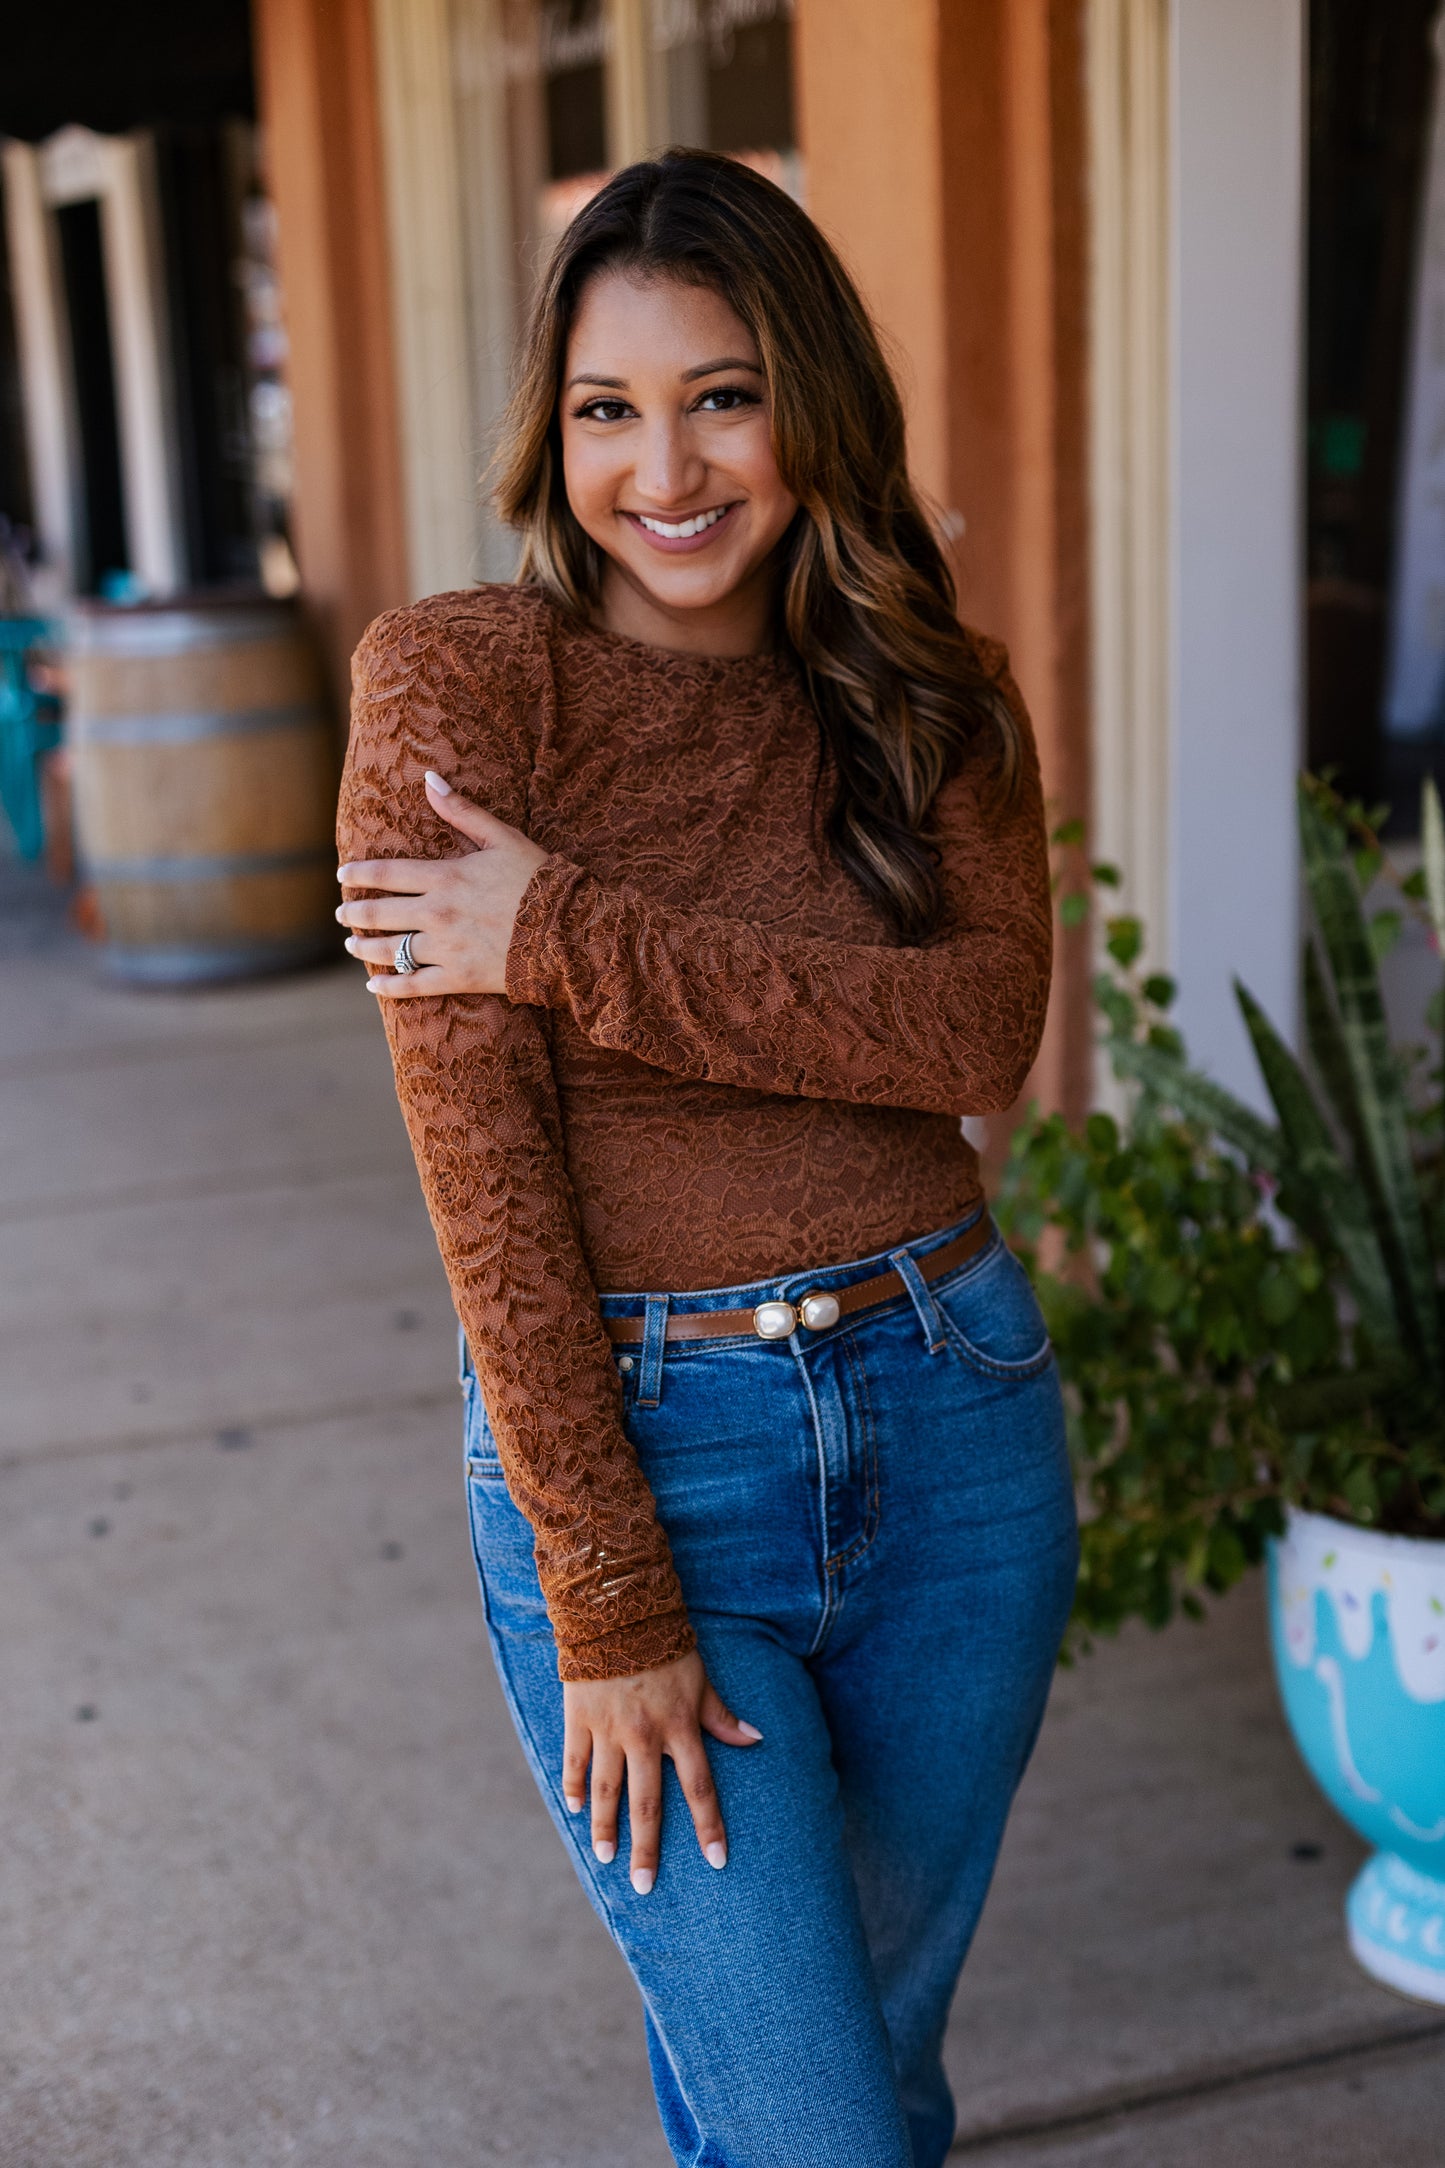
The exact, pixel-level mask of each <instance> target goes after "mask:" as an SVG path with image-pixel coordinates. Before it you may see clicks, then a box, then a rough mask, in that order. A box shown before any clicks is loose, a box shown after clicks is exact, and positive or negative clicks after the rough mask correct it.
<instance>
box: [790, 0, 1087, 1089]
mask: <svg viewBox="0 0 1445 2168" xmlns="http://www.w3.org/2000/svg"><path fill="white" fill-rule="evenodd" d="M797 58H798V82H799V109H800V123H801V134H802V142H803V153H804V159H805V171H806V186H807V199H808V207H809V209H810V211H811V212H812V213H813V216H814V217H815V218H816V219H817V220H818V222H819V223H820V225H822V227H823V228H824V230H825V231H826V232H827V233H828V234H829V236H830V238H832V239H833V240H834V241H835V242H836V244H837V246H838V247H839V249H840V251H841V253H842V255H843V256H844V258H845V259H846V261H847V263H848V264H849V267H850V268H851V270H852V271H853V272H854V274H855V275H856V277H857V279H858V281H859V284H860V285H861V287H862V289H863V292H864V293H865V295H866V296H867V299H868V301H869V304H870V306H871V307H872V309H873V311H874V314H875V316H876V318H877V320H878V322H879V324H880V326H881V327H882V330H883V332H884V334H885V337H886V339H887V340H888V342H889V344H890V346H891V348H892V350H893V352H894V355H895V357H896V359H897V362H898V367H899V374H900V377H901V379H902V382H903V385H904V390H905V396H906V399H907V402H908V413H909V436H910V457H911V462H912V466H913V472H914V476H915V479H916V480H917V482H918V483H919V484H920V485H921V487H922V488H923V490H924V491H925V492H926V493H927V494H928V496H929V497H930V498H932V500H933V502H934V504H935V506H936V507H937V508H938V511H939V513H940V515H941V521H942V525H943V529H944V531H945V533H946V534H947V535H948V537H949V539H950V544H951V548H952V552H953V558H954V564H955V569H956V571H957V574H958V580H959V593H960V603H961V607H962V611H963V615H964V617H965V618H966V619H967V620H968V621H969V622H971V623H974V624H977V625H979V626H980V627H982V628H983V629H984V630H986V631H988V632H990V633H994V634H996V635H998V636H1000V637H1001V638H1003V639H1005V640H1006V641H1007V642H1008V645H1009V649H1010V652H1011V655H1012V659H1013V666H1014V670H1015V674H1016V675H1017V677H1018V680H1019V683H1020V685H1021V686H1022V688H1023V692H1024V696H1025V698H1026V699H1027V701H1028V703H1029V707H1030V709H1031V711H1032V714H1033V718H1034V726H1035V729H1036V731H1037V733H1038V739H1039V750H1040V755H1041V758H1042V761H1043V767H1044V779H1045V788H1046V790H1047V792H1048V793H1049V796H1050V799H1051V801H1052V810H1053V811H1054V813H1055V816H1056V817H1057V818H1060V819H1062V818H1064V817H1067V816H1071V815H1073V814H1076V813H1082V812H1083V811H1084V810H1085V807H1086V805H1087V802H1088V788H1087V784H1088V712H1087V684H1088V652H1087V640H1088V615H1087V608H1086V599H1085V598H1086V593H1087V577H1086V575H1087V520H1086V498H1085V482H1084V473H1085V459H1086V435H1085V398H1086V385H1085V376H1084V367H1085V363H1084V356H1085V336H1084V333H1085V316H1084V309H1085V271H1084V262H1085V235H1084V221H1083V186H1084V174H1083V155H1084V153H1083V76H1082V45H1081V23H1080V7H1079V4H1078V0H889V4H888V6H886V7H880V6H878V5H877V4H876V0H799V6H798V29H797ZM1087 989H1088V957H1087V951H1086V948H1085V947H1084V945H1083V943H1082V941H1080V940H1078V939H1068V938H1066V939H1065V940H1064V941H1063V942H1062V943H1061V951H1060V966H1059V970H1058V973H1057V975H1056V979H1055V991H1054V1001H1053V1008H1052V1012H1051V1017H1050V1025H1049V1035H1048V1039H1047V1041H1046V1044H1045V1049H1044V1053H1043V1055H1042V1056H1041V1058H1040V1062H1039V1065H1038V1068H1037V1070H1036V1072H1035V1076H1034V1078H1033V1080H1032V1083H1031V1086H1030V1089H1031V1090H1032V1091H1035V1092H1037V1093H1038V1094H1039V1095H1040V1096H1041V1097H1042V1098H1043V1099H1044V1100H1045V1101H1047V1102H1048V1103H1050V1104H1068V1105H1071V1106H1074V1107H1077V1106H1078V1105H1079V1104H1080V1103H1081V1101H1082V1096H1083V1094H1084V1093H1085V1092H1086V1090H1087V1083H1088V1069H1089V1059H1088V1049H1089V1023H1088V990H1087Z"/></svg>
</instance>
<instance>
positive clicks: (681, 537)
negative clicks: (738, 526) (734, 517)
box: [622, 503, 737, 542]
mask: <svg viewBox="0 0 1445 2168" xmlns="http://www.w3.org/2000/svg"><path fill="white" fill-rule="evenodd" d="M736 509H737V506H736V504H735V503H734V504H715V505H712V506H710V507H709V509H708V510H707V511H705V512H694V513H693V514H692V515H691V516H690V517H689V518H687V519H679V520H672V519H657V518H655V517H654V516H653V514H651V513H650V512H624V513H623V515H622V516H623V518H624V519H630V520H633V521H634V522H635V523H636V524H637V526H639V527H642V528H644V529H645V530H646V532H647V533H648V534H651V535H656V536H657V537H658V539H659V540H660V541H663V542H690V541H691V540H692V539H693V537H694V536H695V535H700V534H706V533H707V532H708V530H709V528H711V527H716V525H717V523H718V521H719V520H722V519H726V518H727V516H728V513H729V512H732V511H736Z"/></svg>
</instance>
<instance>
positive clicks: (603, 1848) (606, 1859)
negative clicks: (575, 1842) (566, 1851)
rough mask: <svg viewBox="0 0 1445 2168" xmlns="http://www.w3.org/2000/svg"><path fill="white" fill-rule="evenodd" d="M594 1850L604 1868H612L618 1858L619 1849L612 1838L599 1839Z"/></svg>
mask: <svg viewBox="0 0 1445 2168" xmlns="http://www.w3.org/2000/svg"><path fill="white" fill-rule="evenodd" d="M592 1849H593V1851H594V1852H595V1853H596V1854H597V1857H598V1858H599V1859H600V1860H601V1862H602V1864H603V1866H604V1867H610V1866H611V1865H612V1862H613V1860H614V1859H616V1857H617V1847H616V1845H615V1844H614V1843H613V1842H612V1839H611V1838H610V1837H599V1838H598V1839H597V1842H596V1843H595V1844H594V1845H593V1847H592Z"/></svg>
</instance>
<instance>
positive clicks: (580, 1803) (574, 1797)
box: [562, 1792, 586, 1814]
mask: <svg viewBox="0 0 1445 2168" xmlns="http://www.w3.org/2000/svg"><path fill="white" fill-rule="evenodd" d="M562 1797H563V1798H564V1799H565V1800H566V1802H567V1812H568V1813H569V1814H580V1813H581V1812H582V1809H583V1807H584V1806H585V1805H586V1801H585V1800H584V1799H583V1798H582V1797H581V1795H580V1794H579V1793H577V1792H564V1793H563V1794H562Z"/></svg>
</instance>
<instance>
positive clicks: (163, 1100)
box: [0, 875, 1445, 2168]
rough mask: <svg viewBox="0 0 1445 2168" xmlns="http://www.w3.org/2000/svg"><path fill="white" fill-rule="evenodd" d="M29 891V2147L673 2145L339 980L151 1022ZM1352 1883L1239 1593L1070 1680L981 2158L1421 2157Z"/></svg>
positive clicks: (1365, 2165) (358, 1018) (14, 1804)
mask: <svg viewBox="0 0 1445 2168" xmlns="http://www.w3.org/2000/svg"><path fill="white" fill-rule="evenodd" d="M0 913H3V916H0V946H3V954H0V1018H3V1022H0V1376H3V1394H0V1433H3V1435H0V1502H3V1512H0V1830H3V1843H0V1948H3V1953H4V1955H3V1959H0V1967H3V1981H0V2162H3V2164H4V2168H271V2164H272V2163H282V2162H299V2163H302V2164H306V2168H309V2164H311V2163H316V2164H318V2168H321V2164H328V2168H329V2164H332V2163H334V2164H335V2168H490V2164H493V2163H498V2164H501V2163H511V2162H516V2163H521V2164H525V2168H665V2163H666V2158H667V2156H666V2153H665V2149H664V2148H663V2146H662V2143H661V2139H660V2137H659V2134H658V2130H657V2125H656V2120H655V2116H654V2112H653V2108H652V2104H651V2096H650V2092H649V2089H648V2083H647V2075H646V2067H645V2060H644V2055H643V2048H642V2037H641V2026H640V2022H639V2017H638V2012H637V2007H636V2002H635V1997H634V1995H633V1991H632V1989H631V1986H630V1983H629V1982H628V1979H627V1975H626V1972H625V1969H624V1968H623V1966H622V1964H621V1962H620V1960H619V1959H618V1958H617V1957H616V1956H615V1954H614V1952H613V1951H612V1949H611V1947H610V1945H609V1943H608V1942H607V1940H606V1937H605V1936H604V1934H603V1932H602V1930H601V1928H600V1927H599V1926H598V1924H597V1922H596V1921H595V1919H594V1918H593V1916H592V1913H591V1912H590V1910H589V1908H588V1906H587V1904H586V1901H585V1899H584V1898H583V1896H582V1894H581V1891H580V1890H579V1889H578V1888H577V1886H576V1885H575V1883H574V1882H573V1879H572V1876H571V1874H570V1871H569V1870H568V1869H567V1868H566V1866H565V1864H564V1863H563V1861H562V1859H561V1856H560V1854H559V1853H558V1851H557V1849H556V1843H555V1839H554V1837H553V1834H552V1831H551V1828H550V1825H549V1823H548V1822H547V1820H546V1817H545V1814H544V1812H543V1810H542V1808H541V1806H540V1804H539V1802H538V1801H537V1799H536V1797H535V1795H534V1793H533V1790H532V1786H531V1781H530V1779H529V1777H528V1775H527V1772H526V1770H525V1767H524V1765H523V1762H522V1758H521V1754H520V1751H519V1749H518V1747H517V1745H516V1743H515V1741H514V1739H513V1737H512V1734H511V1731H510V1727H509V1725H508V1722H507V1718H506V1715H505V1712H504V1709H503V1707H502V1702H501V1698H500V1695H499V1693H498V1690H497V1687H496V1683H495V1680H494V1678H493V1676H492V1672H491V1666H490V1661H489V1658H488V1656H487V1652H486V1647H485V1643H484V1639H483V1635H482V1627H481V1620H480V1615H479V1609H478V1604H477V1597H476V1591H475V1585H474V1581H473V1576H472V1567H471V1561H470V1556H469V1551H468V1539H467V1530H466V1522H465V1513H464V1504H463V1497H462V1485H461V1474H460V1451H459V1435H458V1405H457V1395H456V1388H455V1384H454V1380H453V1372H454V1350H453V1324H452V1314H451V1309H450V1304H449V1301H448V1297H447V1291H446V1287H445V1284H444V1282H443V1279H442V1274H441V1269H440V1266H439V1264H438V1262H437V1259H436V1254H435V1250H434V1248H433V1245H432V1240H431V1233H430V1230H429V1228H428V1226H427V1223H426V1218H425V1214H424V1212H423V1210H422V1206H421V1202H420V1198H419V1196H418V1194H417V1189H416V1184H415V1179H414V1176H413V1172H412V1168H411V1162H410V1156H409V1153H408V1151H407V1147H406V1142H405V1138H404V1136H403V1133H402V1129H401V1124H400V1120H399V1117H398V1116H397V1113H396V1110H395V1105H394V1102H393V1099H392V1093H391V1082H390V1074H389V1070H388V1065H387V1062H386V1057H385V1050H384V1047H383V1045H382V1041H381V1035H380V1031H379V1029H378V1027H377V1024H376V1020H375V1017H374V1014H373V1010H372V1004H371V1002H370V1000H369V999H368V997H367V996H366V995H365V993H364V992H363V991H362V989H361V985H360V980H359V974H358V975H356V976H352V975H351V974H349V973H348V972H346V971H343V970H340V969H338V970H337V971H334V972H324V973H317V974H314V975H312V976H309V977H306V978H302V979H296V980H293V981H290V982H286V983H281V984H276V985H273V986H269V987H259V988H250V989H244V990H233V991H231V992H228V993H225V994H204V995H195V996H190V997H184V998H183V997H177V996H169V995H150V996H141V995H135V994H127V993H123V992H121V991H119V990H115V989H107V988H105V987H103V986H102V985H100V984H99V983H98V981H97V980H96V978H95V975H94V969H93V964H92V960H91V958H90V957H89V955H88V954H85V953H83V952H81V950H80V949H79V947H78V945H77V944H76V943H74V942H73V941H72V940H71V939H70V938H69V937H68V936H67V935H65V934H64V932H63V930H61V928H60V927H59V924H58V919H57V916H56V913H55V911H54V908H53V906H52V905H51V904H50V903H49V901H48V899H47V898H46V897H45V896H44V895H43V894H42V892H41V891H40V890H39V889H38V888H36V887H35V886H34V884H31V883H29V882H25V881H22V880H19V879H17V878H16V877H15V876H13V875H7V876H6V877H5V882H4V884H3V890H0ZM1358 1857H1359V1854H1358V1851H1357V1848H1356V1847H1355V1845H1354V1842H1353V1840H1352V1839H1351V1838H1350V1837H1349V1836H1348V1834H1347V1833H1346V1831H1345V1830H1344V1829H1343V1828H1342V1827H1341V1826H1340V1825H1339V1824H1338V1823H1337V1822H1336V1821H1335V1820H1334V1819H1333V1817H1332V1816H1331V1814H1330V1813H1329V1811H1328V1810H1327V1809H1326V1808H1325V1806H1324V1805H1323V1804H1322V1802H1321V1801H1320V1800H1319V1799H1318V1798H1317V1797H1316V1795H1315V1794H1314V1792H1313V1790H1312V1789H1311V1787H1310V1785H1309V1784H1308V1782H1307V1780H1306V1779H1305V1777H1304V1775H1303V1773H1302V1771H1301V1769H1300V1767H1299V1765H1298V1763H1297V1762H1296V1760H1295V1758H1294V1755H1293V1752H1292V1750H1291V1748H1290V1746H1289V1743H1288V1741H1287V1739H1286V1737H1285V1734H1284V1732H1283V1729H1282V1726H1281V1723H1280V1719H1279V1717H1278V1715H1277V1712H1276V1709H1275V1705H1274V1698H1273V1688H1272V1685H1271V1682H1270V1679H1269V1675H1268V1666H1267V1657H1266V1650H1265V1642H1264V1634H1263V1621H1262V1616H1261V1602H1260V1592H1259V1590H1258V1588H1257V1587H1255V1586H1247V1587H1245V1588H1244V1589H1243V1590H1241V1591H1240V1592H1239V1594H1238V1595H1237V1596H1236V1597H1235V1598H1233V1599H1231V1601H1230V1602H1228V1603H1227V1604H1225V1605H1223V1606H1222V1607H1221V1608H1220V1609H1219V1611H1218V1613H1217V1614H1216V1616H1215V1617H1214V1618H1213V1619H1212V1620H1211V1622H1210V1623H1209V1625H1208V1626H1207V1627H1204V1628H1192V1627H1189V1626H1187V1625H1184V1626H1180V1627H1178V1628H1176V1629H1175V1630H1174V1631H1172V1632H1171V1633H1169V1634H1167V1635H1165V1636H1163V1637H1160V1638H1153V1637H1149V1636H1146V1635H1143V1634H1138V1635H1131V1636H1128V1637H1126V1638H1125V1639H1124V1640H1123V1641H1122V1642H1121V1643H1120V1644H1118V1645H1117V1646H1111V1647H1109V1648H1107V1649H1105V1650H1103V1651H1102V1652H1100V1653H1099V1654H1098V1655H1097V1656H1096V1657H1095V1658H1094V1659H1092V1660H1091V1661H1090V1662H1089V1663H1088V1664H1086V1665H1085V1666H1083V1667H1081V1668H1080V1669H1078V1670H1077V1671H1075V1672H1072V1673H1068V1674H1064V1675H1063V1676H1062V1677H1061V1678H1060V1681H1059V1685H1058V1688H1057V1691H1056V1693H1055V1696H1054V1701H1053V1704H1052V1707H1051V1710H1050V1714H1049V1718H1048V1722H1047V1724H1046V1727H1045V1731H1044V1736H1043V1740H1042V1743H1041V1745H1040V1748H1039V1752H1038V1755H1037V1757H1036V1760H1035V1763H1034V1766H1033V1768H1032V1770H1031V1772H1030V1775H1029V1778H1028V1781H1027V1784H1026V1786H1025V1790H1024V1793H1023V1796H1022V1798H1021V1800H1020V1803H1019V1806H1018V1810H1017V1812H1016V1815H1015V1818H1014V1821H1013V1824H1012V1827H1011V1830H1010V1833H1009V1838H1008V1842H1007V1846H1006V1849H1005V1855H1004V1859H1003V1862H1002V1865H1001V1868H1000V1872H999V1877H998V1881H997V1884H996V1887H995V1891H994V1894H993V1896H992V1898H991V1900H990V1905H989V1909H988V1912H987V1915H986V1917H985V1921H984V1926H983V1929H982V1932H981V1935H980V1939H979V1943H978V1947H977V1950H976V1952H975V1955H974V1957H973V1959H972V1961H971V1963H970V1967H969V1971H968V1975H967V1977H966V1980H965V1983H964V1986H963V1988H962V1991H961V1993H960V1996H959V2001H958V2005H957V2009H956V2012H955V2016H954V2021H953V2026H952V2030H951V2035H950V2043H949V2054H950V2062H951V2066H952V2069H953V2071H954V2074H955V2077H956V2081H957V2086H958V2091H959V2098H960V2102H961V2108H962V2119H963V2135H962V2136H961V2138H960V2142H959V2153H960V2157H961V2158H964V2159H971V2160H974V2161H977V2162H979V2163H980V2164H985V2163H987V2164H992V2163H998V2164H999V2168H1005V2164H1006V2168H1035V2164H1037V2168H1044V2164H1049V2168H1085V2164H1088V2168H1175V2164H1181V2168H1195V2164H1198V2168H1215V2164H1221V2168H1222V2164H1226V2163H1227V2164H1229V2168H1239V2164H1254V2163H1269V2164H1271V2168H1273V2164H1279V2168H1296V2164H1298V2168H1306V2164H1308V2168H1370V2164H1374V2163H1380V2164H1381V2168H1384V2164H1388V2168H1440V2164H1441V2163H1442V2162H1445V2012H1438V2011H1431V2010H1429V2009H1426V2008H1423V2007H1417V2006H1415V2005H1412V2004H1410V2003H1408V2002H1404V2001H1401V2000H1397V1999H1396V1998H1394V1997H1392V1996H1390V1995H1388V1994H1386V1993H1385V1992H1384V1991H1382V1990H1380V1989H1378V1988H1376V1987H1374V1986H1373V1985H1372V1984H1371V1983H1370V1982H1369V1981H1367V1980H1366V1979H1365V1978H1364V1977H1363V1975H1361V1974H1360V1973H1359V1972H1358V1971H1357V1970H1356V1969H1355V1968H1354V1966H1353V1965H1352V1964H1351V1962H1350V1960H1349V1958H1348V1957H1347V1955H1346V1953H1345V1948H1344V1942H1343V1937H1342V1932H1341V1919H1340V1905H1341V1900H1342V1897H1343V1894H1344V1891H1345V1888H1346V1886H1347V1884H1348V1882H1349V1879H1350V1876H1351V1874H1352V1872H1353V1870H1354V1868H1355V1866H1356V1864H1357V1861H1358ZM800 2158H801V2156H800ZM838 2168H852V2164H847V2163H839V2164H838Z"/></svg>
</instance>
